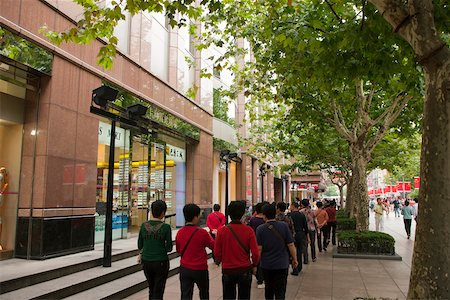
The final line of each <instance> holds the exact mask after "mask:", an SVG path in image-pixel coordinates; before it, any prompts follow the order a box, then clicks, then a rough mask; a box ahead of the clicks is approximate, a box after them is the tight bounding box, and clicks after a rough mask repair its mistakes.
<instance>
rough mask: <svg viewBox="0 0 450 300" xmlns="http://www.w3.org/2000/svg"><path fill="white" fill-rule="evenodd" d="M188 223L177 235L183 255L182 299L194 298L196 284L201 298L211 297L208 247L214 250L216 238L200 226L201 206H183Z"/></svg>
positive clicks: (181, 273)
mask: <svg viewBox="0 0 450 300" xmlns="http://www.w3.org/2000/svg"><path fill="white" fill-rule="evenodd" d="M183 215H184V219H185V221H186V225H185V226H183V227H182V228H181V229H180V230H179V231H178V232H177V236H176V239H175V241H176V247H177V252H178V253H180V255H181V262H180V287H181V299H182V300H184V299H192V296H193V292H194V284H197V287H198V289H199V292H200V299H209V274H208V262H207V261H208V256H207V254H206V248H209V249H211V250H214V240H213V238H212V237H211V235H209V233H208V232H207V231H206V230H205V229H202V228H200V227H199V226H198V225H197V224H198V220H199V218H200V207H198V205H196V204H193V203H191V204H186V205H185V206H184V208H183Z"/></svg>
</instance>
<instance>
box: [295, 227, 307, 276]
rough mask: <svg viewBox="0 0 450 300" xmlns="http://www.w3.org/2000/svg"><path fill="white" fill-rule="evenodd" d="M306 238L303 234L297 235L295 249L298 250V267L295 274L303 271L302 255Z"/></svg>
mask: <svg viewBox="0 0 450 300" xmlns="http://www.w3.org/2000/svg"><path fill="white" fill-rule="evenodd" d="M305 239H306V237H305V235H304V234H302V232H297V233H296V234H295V248H296V249H297V260H298V267H297V268H296V269H294V270H293V273H294V274H298V273H300V272H301V271H302V269H303V260H302V253H303V240H305Z"/></svg>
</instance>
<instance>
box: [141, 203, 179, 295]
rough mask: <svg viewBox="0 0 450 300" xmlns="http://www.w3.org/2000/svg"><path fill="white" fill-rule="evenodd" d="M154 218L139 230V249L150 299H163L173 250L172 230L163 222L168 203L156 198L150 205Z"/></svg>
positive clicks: (143, 224)
mask: <svg viewBox="0 0 450 300" xmlns="http://www.w3.org/2000/svg"><path fill="white" fill-rule="evenodd" d="M150 209H151V215H152V218H151V219H150V220H149V221H147V222H144V223H142V225H141V229H140V230H139V237H138V249H139V250H140V252H141V254H140V257H141V264H142V269H143V270H144V274H145V278H146V279H147V282H148V299H162V298H163V295H164V289H165V287H166V281H167V276H168V274H169V256H168V255H167V253H168V252H170V251H172V248H173V244H172V230H171V228H170V225H169V224H166V223H164V222H163V219H164V216H165V215H166V211H167V205H166V203H165V202H164V201H161V200H156V201H155V202H153V203H152V204H151V206H150Z"/></svg>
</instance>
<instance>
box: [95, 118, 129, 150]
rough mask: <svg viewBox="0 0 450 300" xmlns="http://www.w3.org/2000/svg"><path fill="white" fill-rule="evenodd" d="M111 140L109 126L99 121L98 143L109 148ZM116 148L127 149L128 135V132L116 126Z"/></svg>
mask: <svg viewBox="0 0 450 300" xmlns="http://www.w3.org/2000/svg"><path fill="white" fill-rule="evenodd" d="M110 139H111V124H107V123H104V122H102V121H99V124H98V143H99V144H102V145H107V146H109V141H110ZM116 147H120V148H124V147H125V149H129V148H130V141H129V133H128V130H125V129H123V128H120V127H117V126H116Z"/></svg>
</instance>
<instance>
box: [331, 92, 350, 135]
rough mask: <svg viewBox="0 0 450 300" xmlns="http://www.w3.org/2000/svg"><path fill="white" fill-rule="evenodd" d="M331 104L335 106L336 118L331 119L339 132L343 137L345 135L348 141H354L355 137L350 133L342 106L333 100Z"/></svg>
mask: <svg viewBox="0 0 450 300" xmlns="http://www.w3.org/2000/svg"><path fill="white" fill-rule="evenodd" d="M331 106H332V108H333V112H334V118H333V119H330V120H331V122H332V124H333V125H334V127H335V128H336V130H337V132H338V133H340V134H341V135H342V137H344V138H345V139H346V140H347V141H349V142H354V141H355V139H354V138H353V135H352V134H351V133H350V130H348V128H347V126H346V125H345V121H344V117H343V116H342V112H341V109H340V107H339V106H337V105H336V101H334V100H333V101H332V102H331Z"/></svg>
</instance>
